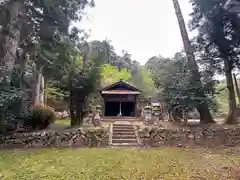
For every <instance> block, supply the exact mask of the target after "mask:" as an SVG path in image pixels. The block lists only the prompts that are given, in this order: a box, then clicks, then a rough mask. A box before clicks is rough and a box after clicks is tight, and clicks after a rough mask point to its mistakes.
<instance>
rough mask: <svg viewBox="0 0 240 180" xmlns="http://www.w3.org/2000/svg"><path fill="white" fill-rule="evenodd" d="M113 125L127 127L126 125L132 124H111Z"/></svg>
mask: <svg viewBox="0 0 240 180" xmlns="http://www.w3.org/2000/svg"><path fill="white" fill-rule="evenodd" d="M113 126H124V127H128V126H133V125H132V124H113Z"/></svg>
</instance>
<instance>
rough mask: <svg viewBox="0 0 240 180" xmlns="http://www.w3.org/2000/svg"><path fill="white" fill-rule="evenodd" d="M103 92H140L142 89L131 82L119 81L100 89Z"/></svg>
mask: <svg viewBox="0 0 240 180" xmlns="http://www.w3.org/2000/svg"><path fill="white" fill-rule="evenodd" d="M100 93H101V94H135V95H137V94H140V93H141V91H140V90H139V89H137V88H135V87H133V86H131V85H130V84H127V83H125V82H123V81H121V80H120V81H118V82H116V83H114V84H111V85H109V86H106V87H104V88H103V89H101V90H100Z"/></svg>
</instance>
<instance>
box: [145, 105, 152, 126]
mask: <svg viewBox="0 0 240 180" xmlns="http://www.w3.org/2000/svg"><path fill="white" fill-rule="evenodd" d="M143 109H144V121H145V123H146V124H149V123H150V124H151V123H152V108H151V106H145V107H144V108H143Z"/></svg>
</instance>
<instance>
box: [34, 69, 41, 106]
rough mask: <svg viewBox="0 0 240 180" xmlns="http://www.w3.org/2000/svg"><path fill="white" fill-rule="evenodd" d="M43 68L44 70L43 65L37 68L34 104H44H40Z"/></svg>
mask: <svg viewBox="0 0 240 180" xmlns="http://www.w3.org/2000/svg"><path fill="white" fill-rule="evenodd" d="M42 70H43V66H41V67H40V68H37V74H36V84H35V92H34V103H33V104H34V106H36V105H42V104H40V93H41V82H42Z"/></svg>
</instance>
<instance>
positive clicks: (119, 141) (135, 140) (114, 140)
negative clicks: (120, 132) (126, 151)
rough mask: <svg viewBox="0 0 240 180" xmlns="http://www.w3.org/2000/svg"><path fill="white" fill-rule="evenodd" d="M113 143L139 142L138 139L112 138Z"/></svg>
mask: <svg viewBox="0 0 240 180" xmlns="http://www.w3.org/2000/svg"><path fill="white" fill-rule="evenodd" d="M112 143H137V139H136V138H134V139H112Z"/></svg>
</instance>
